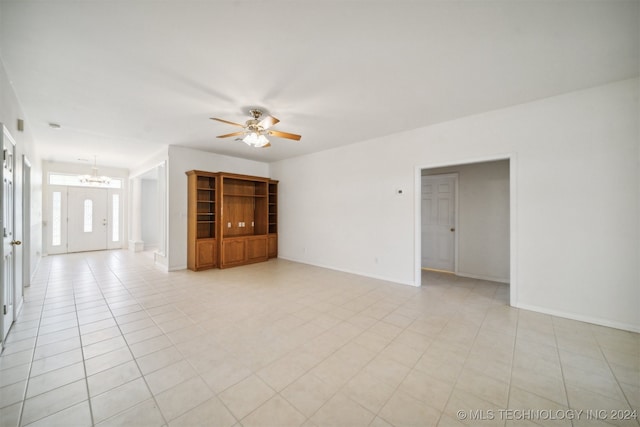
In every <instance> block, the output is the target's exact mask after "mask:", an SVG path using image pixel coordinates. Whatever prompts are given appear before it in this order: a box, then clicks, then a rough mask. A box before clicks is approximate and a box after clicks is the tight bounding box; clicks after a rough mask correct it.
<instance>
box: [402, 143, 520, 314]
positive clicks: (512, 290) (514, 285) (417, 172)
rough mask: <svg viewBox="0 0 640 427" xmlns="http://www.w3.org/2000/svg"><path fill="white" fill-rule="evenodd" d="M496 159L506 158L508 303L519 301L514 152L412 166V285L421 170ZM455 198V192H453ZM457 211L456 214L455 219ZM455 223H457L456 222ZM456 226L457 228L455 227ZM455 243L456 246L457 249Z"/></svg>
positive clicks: (418, 266) (418, 271) (418, 243)
mask: <svg viewBox="0 0 640 427" xmlns="http://www.w3.org/2000/svg"><path fill="white" fill-rule="evenodd" d="M497 160H508V161H509V305H511V306H514V307H515V306H517V303H518V227H517V226H518V222H517V220H518V203H517V202H518V198H517V196H518V191H517V190H518V161H517V154H516V153H507V154H496V155H494V156H488V157H480V158H469V159H462V160H452V161H448V162H434V163H427V164H423V165H418V166H415V169H414V204H413V205H414V236H415V237H414V250H413V252H414V277H413V283H414V286H421V285H422V212H421V211H422V206H421V205H422V170H423V169H435V168H443V167H451V166H461V165H467V164H472V163H485V162H493V161H497ZM456 197H457V194H456ZM457 216H458V213H456V218H457ZM456 225H457V224H456ZM456 229H457V228H456ZM457 246H458V245H457V244H456V248H457ZM456 267H457V254H456Z"/></svg>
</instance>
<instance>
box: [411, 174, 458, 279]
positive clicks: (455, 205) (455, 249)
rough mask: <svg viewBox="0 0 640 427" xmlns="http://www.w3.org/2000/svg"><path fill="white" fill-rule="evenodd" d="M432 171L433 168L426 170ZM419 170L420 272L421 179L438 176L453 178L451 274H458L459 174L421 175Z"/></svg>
mask: <svg viewBox="0 0 640 427" xmlns="http://www.w3.org/2000/svg"><path fill="white" fill-rule="evenodd" d="M427 169H433V168H427ZM423 170H424V169H421V170H420V175H421V176H420V206H419V208H420V270H422V268H423V267H422V178H424V177H425V176H438V177H441V178H453V191H454V192H455V194H454V196H453V199H454V200H453V210H454V218H453V227H454V228H455V232H454V235H453V271H451V273H454V274H458V235H459V233H458V228H459V227H458V207H459V203H458V200H459V199H458V181H459V175H460V174H459V173H457V172H447V173H438V174H433V175H422V171H423Z"/></svg>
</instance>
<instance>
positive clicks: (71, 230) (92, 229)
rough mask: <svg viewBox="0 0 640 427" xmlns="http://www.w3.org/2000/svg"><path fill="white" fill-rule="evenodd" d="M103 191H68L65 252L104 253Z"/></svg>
mask: <svg viewBox="0 0 640 427" xmlns="http://www.w3.org/2000/svg"><path fill="white" fill-rule="evenodd" d="M107 205H108V199H107V189H106V188H91V187H69V188H68V193H67V215H68V221H67V251H68V252H84V251H99V250H104V249H107V230H108V228H109V227H108V218H109V217H108V211H107Z"/></svg>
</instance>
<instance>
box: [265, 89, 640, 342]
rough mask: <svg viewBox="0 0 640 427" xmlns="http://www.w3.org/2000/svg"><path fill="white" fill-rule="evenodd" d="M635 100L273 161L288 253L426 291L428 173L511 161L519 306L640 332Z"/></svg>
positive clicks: (595, 102) (464, 122) (589, 95)
mask: <svg viewBox="0 0 640 427" xmlns="http://www.w3.org/2000/svg"><path fill="white" fill-rule="evenodd" d="M637 94H638V79H632V80H626V81H621V82H616V83H612V84H608V85H604V86H600V87H596V88H592V89H589V90H584V91H579V92H574V93H570V94H566V95H562V96H557V97H553V98H547V99H543V100H540V101H536V102H532V103H527V104H522V105H517V106H514V107H511V108H507V109H502V110H497V111H491V112H487V113H484V114H480V115H475V116H471V117H467V118H463V119H459V120H454V121H450V122H446V123H441V124H438V125H434V126H430V127H426V128H421V129H415V130H412V131H408V132H404V133H401V134H396V135H391V136H386V137H381V138H378V139H374V140H370V141H366V142H363V143H358V144H353V145H350V146H346V147H342V148H338V149H334V150H329V151H325V152H320V153H316V154H312V155H308V156H303V157H297V158H293V159H288V160H283V161H281V162H276V163H273V164H272V165H271V172H272V177H273V178H274V179H279V180H280V186H279V192H280V206H279V209H280V211H279V248H278V250H279V254H280V256H281V257H283V258H289V259H293V260H298V261H301V262H307V263H311V264H317V265H323V266H327V267H331V268H335V269H339V270H345V271H352V272H356V273H359V274H364V275H368V276H374V277H383V278H388V279H389V280H393V281H396V282H401V283H408V284H411V283H415V281H416V277H415V272H416V271H417V270H418V266H416V265H415V264H414V263H415V261H416V259H415V253H414V250H415V239H416V236H417V230H416V228H417V227H416V222H417V221H416V217H415V212H416V209H415V207H414V201H415V191H417V188H415V187H416V181H417V180H416V179H415V174H416V170H418V169H419V168H425V167H436V166H444V165H448V164H460V163H470V162H474V161H478V160H482V159H488V158H505V157H511V159H512V161H511V175H512V182H513V183H514V189H513V190H512V193H511V199H512V206H513V207H514V208H515V209H514V210H513V212H512V215H513V216H514V218H515V221H514V223H512V224H511V230H512V243H515V244H514V245H513V246H512V248H511V250H512V254H513V255H514V259H513V263H512V265H511V267H512V268H511V283H512V286H515V290H516V292H515V293H514V294H513V298H512V301H511V303H512V305H514V306H517V307H522V308H528V309H533V310H537V311H541V312H546V313H552V314H557V315H561V316H565V317H570V318H575V319H580V320H587V321H591V322H594V323H599V324H603V325H611V326H616V327H620V328H624V329H630V330H636V331H640V310H638V305H639V302H640V286H638V283H640V277H639V276H640V272H639V270H638V267H637V265H636V264H637V261H638V259H639V258H638V252H639V246H638V245H639V243H638V242H639V240H640V239H639V238H640V236H639V234H640V232H639V223H638V217H639V215H640V212H639V210H640V209H639V202H638V197H639V190H640V188H639V179H638V174H639V171H638V169H639V166H638V150H639V146H638V145H639V142H638V99H637ZM397 189H403V190H404V195H397V192H396V190H397ZM376 260H377V261H378V262H377V263H376Z"/></svg>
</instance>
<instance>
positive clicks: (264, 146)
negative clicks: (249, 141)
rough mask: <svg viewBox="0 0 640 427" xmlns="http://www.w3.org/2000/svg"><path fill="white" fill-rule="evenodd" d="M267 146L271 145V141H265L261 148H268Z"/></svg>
mask: <svg viewBox="0 0 640 427" xmlns="http://www.w3.org/2000/svg"><path fill="white" fill-rule="evenodd" d="M268 147H271V143H270V142H267V143H266V144H265V145H263V146H262V148H268Z"/></svg>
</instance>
